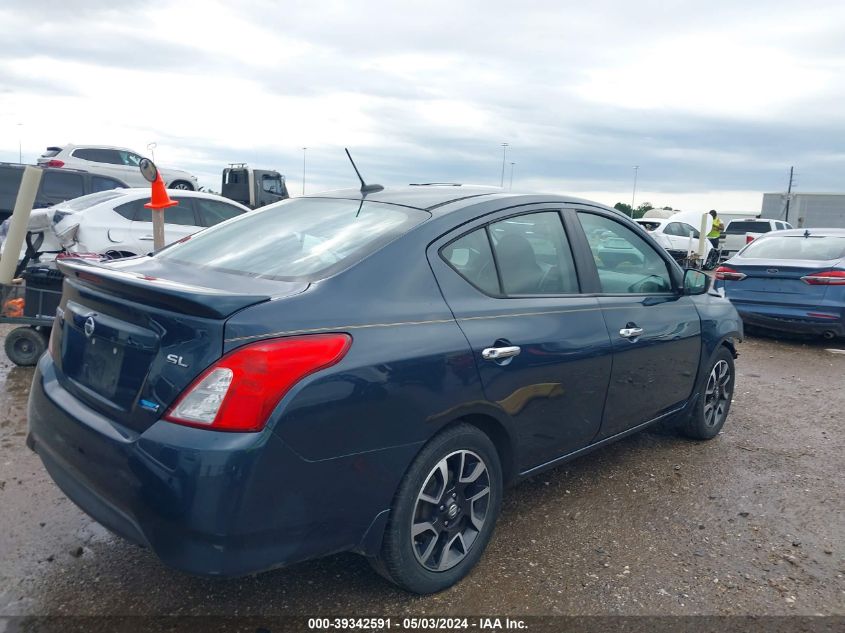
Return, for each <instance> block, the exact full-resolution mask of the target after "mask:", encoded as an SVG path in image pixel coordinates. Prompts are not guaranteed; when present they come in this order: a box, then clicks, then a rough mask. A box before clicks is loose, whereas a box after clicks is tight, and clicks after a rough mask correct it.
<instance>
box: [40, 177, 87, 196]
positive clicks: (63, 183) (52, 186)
mask: <svg viewBox="0 0 845 633" xmlns="http://www.w3.org/2000/svg"><path fill="white" fill-rule="evenodd" d="M41 193H42V194H44V195H45V196H50V197H51V198H59V199H61V200H70V199H72V198H78V197H79V196H81V195H82V194H83V193H85V190H84V188H83V183H82V175H81V174H74V173H70V172H62V171H45V172H44V175H43V177H42V178H41Z"/></svg>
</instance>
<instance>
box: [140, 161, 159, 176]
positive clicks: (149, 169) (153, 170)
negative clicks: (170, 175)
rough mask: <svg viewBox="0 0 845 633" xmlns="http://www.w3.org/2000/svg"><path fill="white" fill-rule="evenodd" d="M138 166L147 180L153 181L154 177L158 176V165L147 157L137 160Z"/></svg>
mask: <svg viewBox="0 0 845 633" xmlns="http://www.w3.org/2000/svg"><path fill="white" fill-rule="evenodd" d="M138 168H139V169H140V170H141V175H142V176H143V177H144V178H145V179H146V180H147V182H155V180H156V178H158V167H156V165H155V163H154V162H153V161H151V160H150V159H149V158H142V159H141V160H140V161H139V162H138Z"/></svg>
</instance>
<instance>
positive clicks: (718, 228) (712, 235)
mask: <svg viewBox="0 0 845 633" xmlns="http://www.w3.org/2000/svg"><path fill="white" fill-rule="evenodd" d="M710 215H712V216H713V228H711V229H710V232H709V233H708V234H707V239H708V240H710V243H711V244H712V245H713V248H719V238H720V237H721V236H722V231H724V230H725V223H724V222H722V220H720V219H719V215H718V214H717V213H716V209H710Z"/></svg>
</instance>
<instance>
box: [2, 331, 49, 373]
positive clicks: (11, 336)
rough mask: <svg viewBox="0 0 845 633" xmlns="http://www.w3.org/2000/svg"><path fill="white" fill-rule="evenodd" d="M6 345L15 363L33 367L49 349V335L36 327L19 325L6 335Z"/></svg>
mask: <svg viewBox="0 0 845 633" xmlns="http://www.w3.org/2000/svg"><path fill="white" fill-rule="evenodd" d="M4 347H5V350H6V356H8V357H9V360H10V361H12V362H13V363H14V364H15V365H19V366H21V367H32V366H33V365H35V363H37V362H38V359H39V358H41V355H42V354H43V353H44V352H45V351H47V335H46V334H45V333H44V332H42V331H40V330H36V329H35V328H34V327H29V326H26V327H18V328H15V329H14V330H12V331H11V332H9V333H8V334H7V335H6V342H5V345H4Z"/></svg>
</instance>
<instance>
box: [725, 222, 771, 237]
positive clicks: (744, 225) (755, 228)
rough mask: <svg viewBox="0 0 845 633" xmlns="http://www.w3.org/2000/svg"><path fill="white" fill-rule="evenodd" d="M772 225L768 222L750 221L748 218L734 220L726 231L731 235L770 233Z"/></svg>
mask: <svg viewBox="0 0 845 633" xmlns="http://www.w3.org/2000/svg"><path fill="white" fill-rule="evenodd" d="M771 230H772V227H771V226H770V224H769V223H768V222H749V221H746V220H734V221H733V222H731V223H730V224H728V228H727V229H726V230H725V233H728V234H729V235H737V234H739V235H745V234H746V233H768V232H769V231H771Z"/></svg>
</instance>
